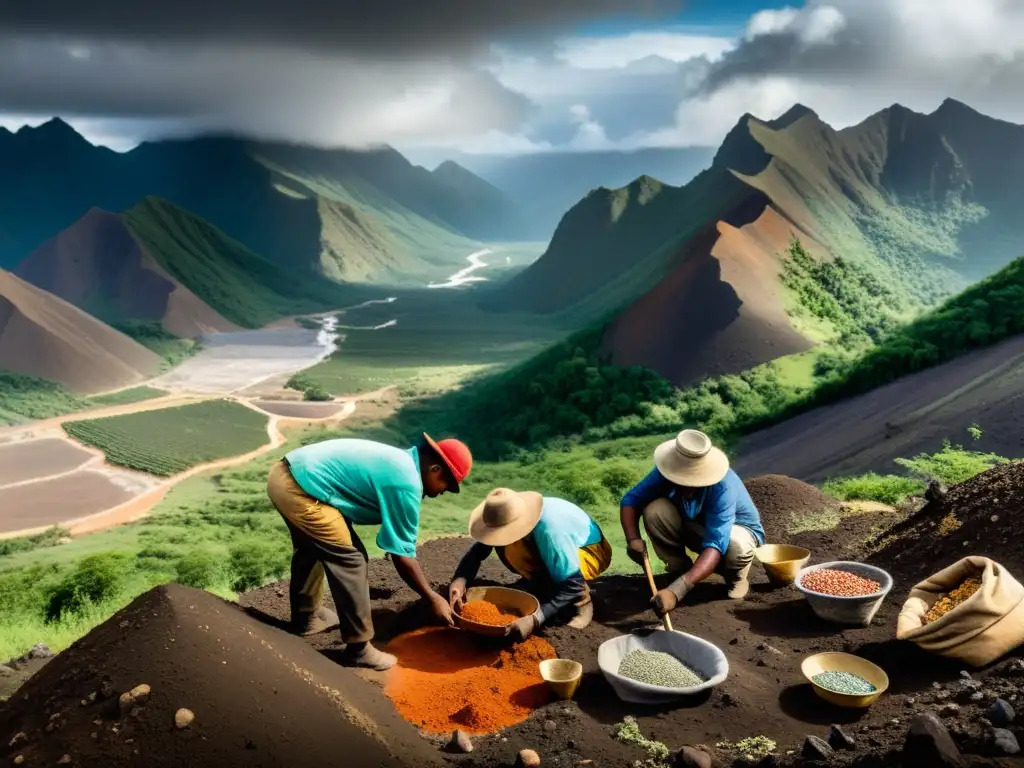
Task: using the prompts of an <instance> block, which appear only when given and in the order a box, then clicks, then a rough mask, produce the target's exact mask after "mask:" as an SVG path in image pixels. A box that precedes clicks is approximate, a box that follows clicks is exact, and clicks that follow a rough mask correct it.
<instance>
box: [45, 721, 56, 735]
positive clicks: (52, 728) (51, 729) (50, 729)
mask: <svg viewBox="0 0 1024 768" xmlns="http://www.w3.org/2000/svg"><path fill="white" fill-rule="evenodd" d="M43 730H44V731H46V732H47V733H53V732H54V731H55V730H57V726H56V725H55V724H54V723H47V724H46V727H45V728H44V729H43Z"/></svg>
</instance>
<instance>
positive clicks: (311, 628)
mask: <svg viewBox="0 0 1024 768" xmlns="http://www.w3.org/2000/svg"><path fill="white" fill-rule="evenodd" d="M292 624H293V626H294V627H295V634H297V635H301V636H302V637H309V636H310V635H319V634H320V633H321V632H327V631H328V630H330V629H337V628H338V627H339V626H340V625H341V622H340V621H339V620H338V614H336V613H335V612H334V611H332V610H331V609H330V608H324V607H320V608H317V609H316V610H315V611H313V613H311V614H309V615H307V616H300V617H296V618H295V619H293V621H292Z"/></svg>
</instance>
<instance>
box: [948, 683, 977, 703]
mask: <svg viewBox="0 0 1024 768" xmlns="http://www.w3.org/2000/svg"><path fill="white" fill-rule="evenodd" d="M980 690H981V683H980V682H979V681H978V680H959V681H957V684H956V687H955V688H954V689H953V695H954V696H955V697H956V700H957V701H959V702H961V703H964V702H968V701H970V700H971V697H972V696H973V695H974V694H975V693H978V692H979V691H980Z"/></svg>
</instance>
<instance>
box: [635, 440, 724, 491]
mask: <svg viewBox="0 0 1024 768" xmlns="http://www.w3.org/2000/svg"><path fill="white" fill-rule="evenodd" d="M654 465H655V466H656V467H657V468H658V471H659V472H661V474H662V475H664V477H665V479H666V480H669V481H670V482H673V483H675V484H676V485H682V486H686V487H687V488H707V487H708V486H710V485H716V484H718V483H720V482H721V481H722V480H724V479H725V476H726V474H728V472H729V458H728V457H727V456H726V455H725V454H724V453H723V452H722V451H721V450H719V449H718V448H715V446H714V445H712V443H711V438H710V437H708V436H707V435H705V434H704V433H703V432H700V431H698V430H696V429H684V430H683V431H682V432H680V433H679V434H678V435H676V437H675V439H674V440H666V441H665V442H664V443H662V444H661V445H659V446H658V447H657V448H655V449H654Z"/></svg>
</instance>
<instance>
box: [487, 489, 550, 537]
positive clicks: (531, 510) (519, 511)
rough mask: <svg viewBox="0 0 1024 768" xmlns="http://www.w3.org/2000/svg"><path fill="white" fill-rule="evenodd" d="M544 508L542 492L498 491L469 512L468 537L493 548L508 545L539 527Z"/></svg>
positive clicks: (492, 492) (495, 490)
mask: <svg viewBox="0 0 1024 768" xmlns="http://www.w3.org/2000/svg"><path fill="white" fill-rule="evenodd" d="M543 507H544V497H543V496H541V495H540V494H539V493H534V492H533V491H524V492H522V493H516V492H515V491H512V490H509V489H508V488H495V489H494V490H493V491H491V492H490V493H489V494H487V498H486V499H484V500H483V502H482V503H481V504H480V506H478V507H477V508H476V509H474V510H473V511H472V512H471V513H470V515H469V535H470V536H472V537H473V538H474V539H475V540H476V541H479V542H480V543H481V544H486V545H488V546H490V547H505V546H508V545H509V544H511V543H513V542H515V541H519V540H520V539H521V538H523V537H524V536H526V535H527V534H528V533H529V532H530V531H532V530H533V529H534V527H536V525H537V521H538V520H540V513H541V510H542V509H543Z"/></svg>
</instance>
